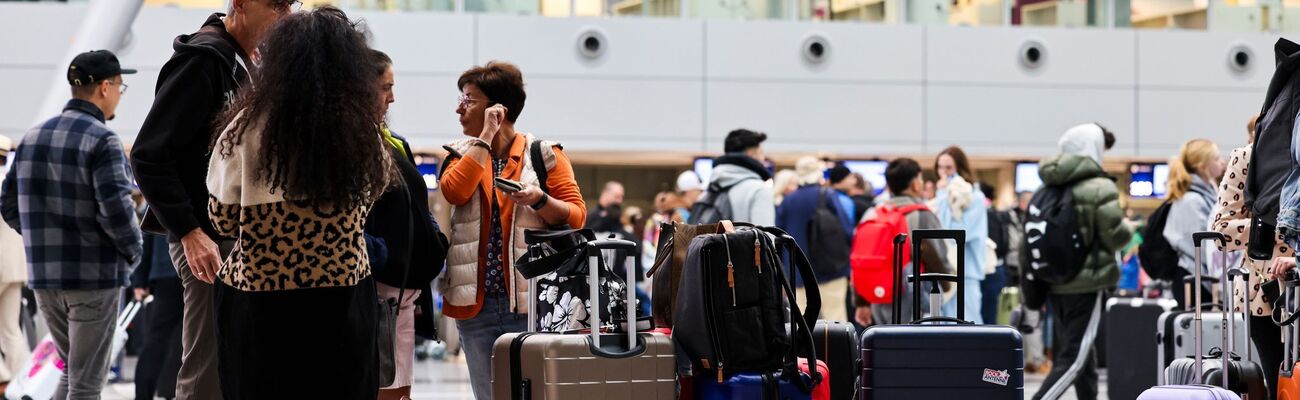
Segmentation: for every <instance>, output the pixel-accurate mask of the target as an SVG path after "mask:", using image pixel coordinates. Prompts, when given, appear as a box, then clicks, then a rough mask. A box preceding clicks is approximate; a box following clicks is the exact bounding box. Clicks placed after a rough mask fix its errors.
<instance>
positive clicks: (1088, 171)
mask: <svg viewBox="0 0 1300 400" xmlns="http://www.w3.org/2000/svg"><path fill="white" fill-rule="evenodd" d="M1114 144H1115V136H1114V135H1113V134H1112V133H1110V132H1109V131H1107V130H1106V129H1105V128H1103V127H1101V126H1100V125H1097V124H1083V125H1079V126H1075V127H1073V128H1070V129H1069V130H1067V131H1066V132H1065V134H1064V135H1062V136H1061V140H1060V141H1059V142H1058V146H1059V147H1060V150H1061V153H1060V154H1058V155H1056V156H1052V157H1048V158H1046V159H1044V160H1043V161H1042V162H1041V163H1039V167H1038V174H1039V176H1040V177H1042V179H1043V184H1044V185H1047V186H1063V185H1067V186H1069V187H1070V192H1071V194H1072V195H1073V197H1074V207H1075V213H1076V215H1077V216H1078V218H1079V221H1078V226H1079V231H1080V233H1081V234H1082V235H1083V239H1084V245H1085V246H1087V247H1088V248H1090V249H1091V251H1090V252H1089V253H1088V258H1087V259H1086V260H1084V263H1083V269H1082V270H1081V271H1080V272H1079V275H1078V276H1076V277H1075V278H1074V279H1073V280H1071V281H1069V282H1066V283H1063V284H1059V285H1052V287H1051V294H1050V295H1049V297H1048V302H1050V303H1051V304H1052V307H1051V309H1052V316H1051V317H1052V318H1053V319H1054V321H1053V323H1054V324H1055V327H1056V329H1055V331H1054V332H1053V333H1054V334H1055V335H1056V336H1055V337H1054V340H1053V342H1054V343H1056V345H1055V346H1054V347H1055V349H1056V350H1055V351H1054V353H1055V356H1056V357H1055V360H1053V362H1052V372H1051V373H1050V374H1048V375H1047V379H1046V380H1044V381H1043V386H1042V387H1041V388H1040V389H1039V390H1038V393H1036V394H1034V399H1035V400H1037V399H1044V398H1046V399H1055V398H1058V397H1060V396H1061V394H1063V393H1065V390H1066V389H1067V388H1069V386H1070V384H1074V388H1075V393H1076V394H1077V396H1078V398H1079V399H1080V400H1091V399H1096V398H1097V358H1096V355H1095V354H1094V350H1093V340H1094V339H1095V338H1096V336H1097V326H1098V325H1099V323H1100V320H1101V302H1102V297H1103V293H1104V292H1105V290H1107V289H1110V288H1114V287H1115V285H1116V282H1117V281H1118V280H1119V266H1118V265H1117V264H1116V263H1115V252H1116V251H1119V250H1120V249H1122V248H1123V247H1124V245H1126V244H1128V242H1129V239H1130V238H1132V236H1133V231H1132V229H1131V228H1129V226H1128V225H1127V224H1125V223H1124V211H1123V209H1122V208H1120V205H1119V190H1118V189H1117V188H1116V187H1115V181H1114V180H1112V179H1111V178H1110V176H1109V175H1107V174H1106V172H1105V171H1104V170H1102V168H1101V154H1102V152H1103V151H1105V150H1107V149H1110V148H1111V147H1112V146H1114Z"/></svg>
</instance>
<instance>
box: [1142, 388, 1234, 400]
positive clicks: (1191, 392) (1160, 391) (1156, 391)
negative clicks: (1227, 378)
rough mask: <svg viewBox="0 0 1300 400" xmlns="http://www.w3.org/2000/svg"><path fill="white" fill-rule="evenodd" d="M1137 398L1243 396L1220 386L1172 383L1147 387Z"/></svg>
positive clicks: (1224, 399)
mask: <svg viewBox="0 0 1300 400" xmlns="http://www.w3.org/2000/svg"><path fill="white" fill-rule="evenodd" d="M1137 400H1241V397H1239V396H1237V394H1236V393H1232V392H1230V391H1228V390H1227V389H1224V388H1221V387H1218V386H1209V385H1171V386H1156V387H1153V388H1150V389H1147V391H1145V392H1142V395H1141V396H1138V398H1137Z"/></svg>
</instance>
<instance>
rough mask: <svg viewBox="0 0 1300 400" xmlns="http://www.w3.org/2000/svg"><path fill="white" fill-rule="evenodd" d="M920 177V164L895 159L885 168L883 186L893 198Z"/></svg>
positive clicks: (903, 159) (914, 161)
mask: <svg viewBox="0 0 1300 400" xmlns="http://www.w3.org/2000/svg"><path fill="white" fill-rule="evenodd" d="M919 175H921V163H918V162H916V160H913V159H910V158H906V157H904V158H897V159H894V161H890V162H889V165H887V166H885V186H888V187H889V193H893V194H894V195H895V196H897V195H899V194H902V193H903V192H904V191H906V190H907V187H908V186H911V185H912V181H913V180H915V179H916V177H917V176H919Z"/></svg>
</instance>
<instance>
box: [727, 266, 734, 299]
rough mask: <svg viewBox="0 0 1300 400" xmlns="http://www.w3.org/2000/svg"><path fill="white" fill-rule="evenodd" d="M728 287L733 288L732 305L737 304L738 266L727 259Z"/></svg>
mask: <svg viewBox="0 0 1300 400" xmlns="http://www.w3.org/2000/svg"><path fill="white" fill-rule="evenodd" d="M727 287H729V288H731V306H732V307H735V306H736V267H735V264H732V263H731V261H730V260H728V261H727Z"/></svg>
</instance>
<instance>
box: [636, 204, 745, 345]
mask: <svg viewBox="0 0 1300 400" xmlns="http://www.w3.org/2000/svg"><path fill="white" fill-rule="evenodd" d="M733 231H735V225H733V224H732V223H731V221H726V220H724V221H721V222H718V223H715V224H704V225H691V224H687V223H683V222H664V223H662V224H660V225H659V243H658V244H657V245H656V246H655V247H656V248H657V249H658V250H657V251H656V252H655V262H654V265H653V266H651V268H650V271H647V272H646V277H649V278H650V279H651V281H650V315H651V316H652V317H654V324H655V326H657V327H661V328H671V327H672V326H673V310H674V309H675V308H676V307H677V289H678V287H679V285H680V284H681V282H680V281H681V276H682V265H683V264H685V263H686V249H687V247H688V246H690V244H691V240H692V239H695V237H696V236H700V235H706V234H712V233H720V232H733Z"/></svg>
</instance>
